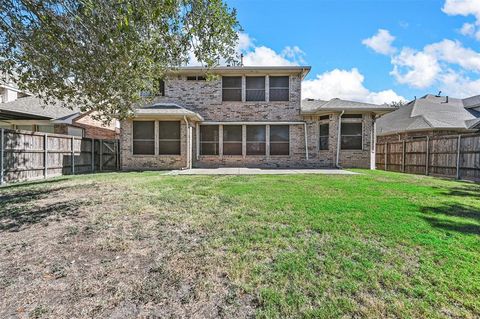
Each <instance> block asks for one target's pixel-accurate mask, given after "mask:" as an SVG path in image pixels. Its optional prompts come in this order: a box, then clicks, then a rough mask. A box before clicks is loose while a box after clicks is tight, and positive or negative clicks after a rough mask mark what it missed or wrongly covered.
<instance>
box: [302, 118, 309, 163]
mask: <svg viewBox="0 0 480 319" xmlns="http://www.w3.org/2000/svg"><path fill="white" fill-rule="evenodd" d="M303 128H304V129H305V159H306V160H307V161H308V134H307V123H306V122H304V123H303Z"/></svg>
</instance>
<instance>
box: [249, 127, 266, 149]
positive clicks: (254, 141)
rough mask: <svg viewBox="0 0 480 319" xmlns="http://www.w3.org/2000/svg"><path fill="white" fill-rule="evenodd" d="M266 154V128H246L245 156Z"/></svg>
mask: <svg viewBox="0 0 480 319" xmlns="http://www.w3.org/2000/svg"><path fill="white" fill-rule="evenodd" d="M265 154H266V128H265V125H248V126H247V155H265Z"/></svg>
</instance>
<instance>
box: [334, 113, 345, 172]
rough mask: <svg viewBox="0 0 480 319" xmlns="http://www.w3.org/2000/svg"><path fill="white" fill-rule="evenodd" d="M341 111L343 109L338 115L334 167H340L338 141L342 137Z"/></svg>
mask: <svg viewBox="0 0 480 319" xmlns="http://www.w3.org/2000/svg"><path fill="white" fill-rule="evenodd" d="M343 113H345V110H343V111H342V113H340V115H339V116H338V131H337V134H338V136H337V158H336V159H335V167H336V168H341V167H340V165H339V162H340V144H341V143H340V141H341V138H342V116H343Z"/></svg>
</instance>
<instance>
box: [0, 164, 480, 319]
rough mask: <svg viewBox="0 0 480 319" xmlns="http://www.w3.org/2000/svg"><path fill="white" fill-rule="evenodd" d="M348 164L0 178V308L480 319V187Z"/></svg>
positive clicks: (46, 312) (55, 312)
mask: <svg viewBox="0 0 480 319" xmlns="http://www.w3.org/2000/svg"><path fill="white" fill-rule="evenodd" d="M358 172H360V173H361V174H360V175H354V176H339V175H331V176H326V175H283V176H282V175H279V176H270V175H261V176H162V175H161V173H157V172H146V173H112V174H98V175H90V176H87V175H85V176H75V177H66V178H59V179H53V180H50V181H45V182H37V183H26V184H18V185H12V186H10V187H5V188H1V189H0V199H1V202H0V247H1V252H0V300H2V301H0V306H1V310H0V317H2V318H3V317H6V316H10V315H12V314H17V315H19V314H20V315H22V314H23V315H30V316H36V317H71V316H74V315H75V316H77V317H92V316H94V317H95V316H96V317H107V316H113V317H114V316H115V315H118V316H119V317H136V316H139V317H140V316H159V317H191V318H218V317H223V318H233V317H235V318H236V317H258V318H338V317H364V318H372V317H390V318H452V317H453V318H478V317H480V185H478V184H473V183H465V182H456V181H447V180H441V179H436V178H430V177H423V176H414V175H402V174H395V173H386V172H380V171H363V170H358Z"/></svg>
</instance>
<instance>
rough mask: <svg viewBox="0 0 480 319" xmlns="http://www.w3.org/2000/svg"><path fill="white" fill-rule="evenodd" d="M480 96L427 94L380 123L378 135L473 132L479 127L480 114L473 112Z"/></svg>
mask: <svg viewBox="0 0 480 319" xmlns="http://www.w3.org/2000/svg"><path fill="white" fill-rule="evenodd" d="M476 98H477V97H472V98H468V99H464V100H462V99H456V98H450V97H448V98H447V97H446V96H435V95H431V94H429V95H425V96H423V97H421V98H419V99H416V100H413V101H411V102H409V103H407V104H406V105H404V106H401V107H400V108H399V109H398V110H396V111H394V112H392V113H390V114H386V115H384V116H382V117H381V118H380V119H378V121H377V133H378V134H379V135H388V134H393V133H400V132H407V131H421V130H431V129H446V130H469V129H472V128H473V127H474V126H475V125H477V124H478V119H479V115H480V113H478V112H475V111H474V110H469V109H468V108H467V107H466V106H465V105H464V103H465V101H466V100H468V101H467V103H469V104H470V105H473V104H472V102H473V101H474V100H475V99H476Z"/></svg>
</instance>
